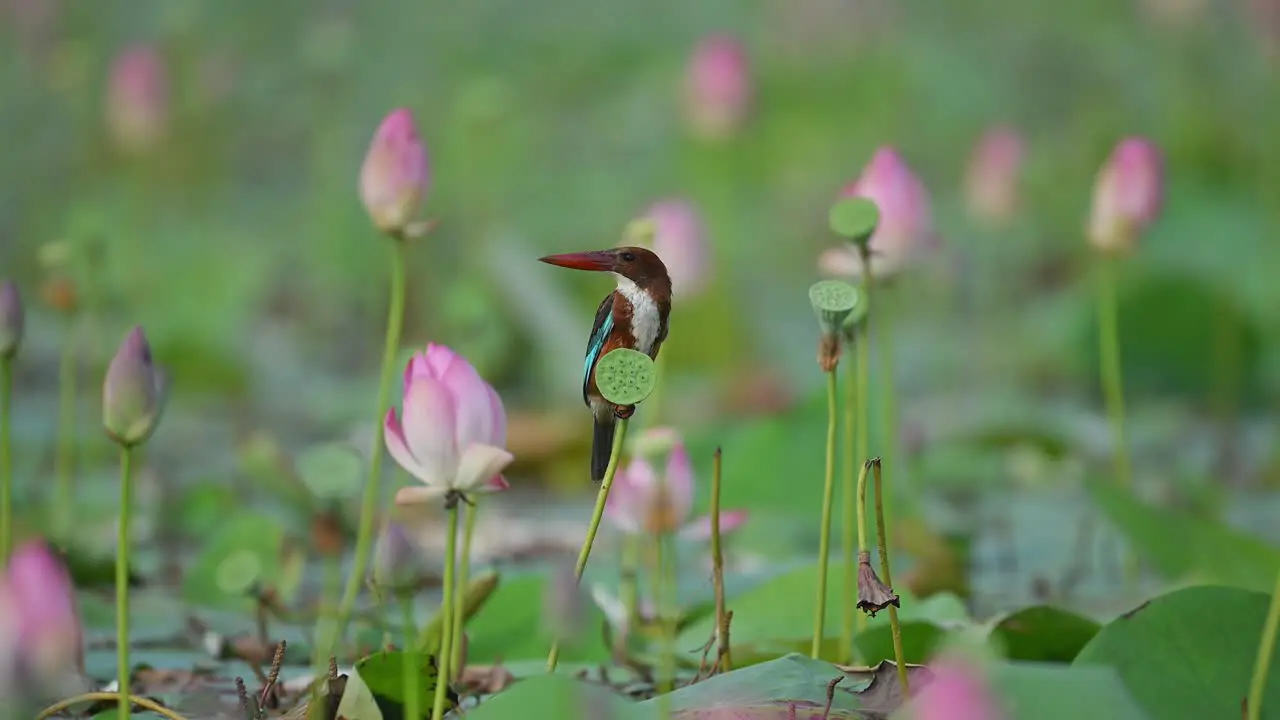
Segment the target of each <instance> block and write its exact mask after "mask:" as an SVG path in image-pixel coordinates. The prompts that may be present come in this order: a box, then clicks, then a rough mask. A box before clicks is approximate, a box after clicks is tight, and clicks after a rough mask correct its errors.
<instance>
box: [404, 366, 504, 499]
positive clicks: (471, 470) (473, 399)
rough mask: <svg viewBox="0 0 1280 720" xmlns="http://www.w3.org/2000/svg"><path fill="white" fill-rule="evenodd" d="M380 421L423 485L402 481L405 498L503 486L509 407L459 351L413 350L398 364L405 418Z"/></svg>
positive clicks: (429, 496)
mask: <svg viewBox="0 0 1280 720" xmlns="http://www.w3.org/2000/svg"><path fill="white" fill-rule="evenodd" d="M401 420H402V419H401V417H398V416H397V415H396V410H395V408H391V409H390V410H388V411H387V417H386V421H385V429H386V444H387V450H388V451H389V452H390V453H391V457H393V458H395V461H396V462H398V463H400V466H401V467H403V468H404V469H405V470H407V471H409V473H410V474H411V475H413V476H414V477H415V478H417V479H419V480H421V481H422V482H423V483H425V485H424V486H415V487H407V488H402V489H401V490H400V491H399V492H398V493H396V502H397V503H400V504H411V503H419V502H427V501H430V500H433V499H437V498H443V497H444V496H445V495H447V494H448V493H449V492H451V491H456V492H461V493H473V492H492V491H496V490H505V489H506V487H507V481H506V480H505V479H504V478H503V477H502V474H501V473H502V471H503V470H504V469H505V468H506V467H507V465H510V464H511V461H512V459H513V457H512V455H511V453H509V452H507V450H506V449H505V448H506V444H507V413H506V410H504V409H503V407H502V400H501V399H500V398H499V397H498V393H497V392H495V391H494V389H493V388H492V387H491V386H490V385H489V384H488V383H487V382H485V381H484V380H483V379H482V378H481V377H480V375H479V373H477V372H476V369H475V368H474V367H472V366H471V363H469V362H467V361H466V359H465V358H463V357H462V356H461V355H459V354H457V353H455V352H454V351H452V350H450V349H449V348H447V347H445V346H444V345H436V344H434V343H431V344H428V345H427V350H426V352H419V353H414V355H413V357H412V358H410V359H409V364H408V366H407V367H406V368H405V372H404V400H403V423H402V421H401Z"/></svg>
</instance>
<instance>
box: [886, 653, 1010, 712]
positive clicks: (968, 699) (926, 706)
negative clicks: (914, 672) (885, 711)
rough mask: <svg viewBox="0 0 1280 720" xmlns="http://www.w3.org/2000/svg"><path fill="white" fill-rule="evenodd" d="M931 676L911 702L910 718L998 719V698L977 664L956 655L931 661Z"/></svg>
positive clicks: (999, 709)
mask: <svg viewBox="0 0 1280 720" xmlns="http://www.w3.org/2000/svg"><path fill="white" fill-rule="evenodd" d="M929 669H930V670H932V671H933V680H932V681H930V682H929V684H928V685H926V686H925V688H924V689H923V690H922V691H921V692H920V694H919V695H918V696H916V697H915V698H914V699H913V700H912V701H911V704H910V706H909V707H910V708H911V709H912V711H913V712H911V713H910V717H911V718H912V720H1001V718H1003V717H1004V713H1003V712H1002V711H1001V708H1000V702H999V700H998V699H997V698H996V696H995V695H994V694H993V693H992V692H991V690H990V688H989V687H988V686H987V683H986V680H985V679H984V678H983V676H982V674H981V673H980V672H979V671H978V668H977V667H976V666H975V665H973V664H971V663H967V662H964V661H963V660H961V659H960V658H959V657H941V658H938V659H937V660H935V661H934V662H932V663H930V665H929Z"/></svg>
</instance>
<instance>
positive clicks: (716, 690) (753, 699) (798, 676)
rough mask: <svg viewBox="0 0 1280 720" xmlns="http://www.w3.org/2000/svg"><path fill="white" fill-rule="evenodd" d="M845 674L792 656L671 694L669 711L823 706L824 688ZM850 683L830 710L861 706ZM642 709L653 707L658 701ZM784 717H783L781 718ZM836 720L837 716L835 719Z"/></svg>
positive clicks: (838, 690) (838, 692)
mask: <svg viewBox="0 0 1280 720" xmlns="http://www.w3.org/2000/svg"><path fill="white" fill-rule="evenodd" d="M841 675H844V673H843V672H842V671H841V670H840V669H839V668H837V667H835V666H834V665H831V664H830V663H825V662H822V661H821V660H814V659H812V658H809V657H806V656H804V655H801V654H799V653H791V654H788V655H784V656H782V657H779V658H775V659H772V660H769V661H767V662H762V663H759V664H757V665H752V666H750V667H744V668H741V669H737V670H734V671H733V672H730V673H725V674H722V675H717V676H715V677H712V678H709V679H707V680H704V681H702V682H699V683H695V684H693V685H689V686H687V687H683V688H680V689H679V690H676V691H675V692H673V693H671V698H670V700H671V709H672V710H673V711H675V712H680V711H691V710H698V709H708V708H728V707H739V706H743V707H751V706H755V705H764V704H767V703H771V702H777V701H795V702H797V703H816V704H817V707H818V708H821V707H822V706H823V705H824V704H825V703H826V698H827V686H828V685H829V684H830V683H831V681H832V680H833V679H834V678H837V677H840V676H841ZM852 685H853V683H849V685H845V684H844V682H843V681H842V684H841V685H838V686H836V693H835V700H834V701H833V702H832V704H831V707H832V709H833V710H855V709H857V708H858V707H860V703H859V702H858V699H857V697H856V695H854V693H853V692H852V691H853V690H855V689H864V688H865V686H863V687H857V686H853V687H850V686H852ZM641 705H642V706H650V707H656V706H657V700H648V701H646V702H644V703H641ZM781 717H785V715H783V716H781ZM837 717H839V716H837Z"/></svg>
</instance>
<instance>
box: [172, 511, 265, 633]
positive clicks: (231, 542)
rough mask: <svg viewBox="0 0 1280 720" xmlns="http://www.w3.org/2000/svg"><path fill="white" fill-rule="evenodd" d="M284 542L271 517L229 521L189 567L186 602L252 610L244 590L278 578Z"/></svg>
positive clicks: (249, 516)
mask: <svg viewBox="0 0 1280 720" xmlns="http://www.w3.org/2000/svg"><path fill="white" fill-rule="evenodd" d="M283 540H284V533H283V530H281V528H280V524H279V522H278V521H277V520H276V519H275V518H273V517H272V516H270V515H265V514H260V513H256V512H245V513H242V514H239V515H233V516H231V517H229V518H227V520H226V521H225V522H224V523H223V524H222V526H221V527H219V528H218V530H217V531H216V532H215V533H214V534H213V535H211V536H209V538H208V539H207V540H206V541H205V544H204V546H203V547H202V548H201V549H200V552H199V554H198V555H197V556H196V558H195V560H194V562H192V563H191V565H190V566H189V567H188V568H187V570H186V573H185V574H184V576H183V579H182V597H183V599H184V600H186V601H187V602H189V603H192V604H194V605H197V606H203V607H215V608H224V609H239V610H244V611H247V610H250V609H252V608H253V607H254V602H253V600H251V599H250V598H249V597H248V596H247V595H246V594H245V590H246V589H247V588H248V587H249V586H250V585H252V583H253V582H254V581H256V580H259V579H264V580H268V581H270V580H271V579H274V578H276V577H277V575H278V573H279V571H280V550H281V544H282V542H283ZM251 571H256V572H251ZM224 582H225V583H229V584H227V585H224V584H223V583H224Z"/></svg>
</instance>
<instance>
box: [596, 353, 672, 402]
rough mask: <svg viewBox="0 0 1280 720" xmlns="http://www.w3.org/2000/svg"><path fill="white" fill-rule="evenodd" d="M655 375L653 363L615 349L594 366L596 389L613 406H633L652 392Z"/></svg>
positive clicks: (648, 358)
mask: <svg viewBox="0 0 1280 720" xmlns="http://www.w3.org/2000/svg"><path fill="white" fill-rule="evenodd" d="M657 382H658V373H657V371H656V370H655V369H654V367H653V360H652V359H650V357H649V356H648V355H646V354H644V353H642V352H639V351H636V350H632V349H630V348H616V349H614V350H610V351H609V352H608V354H606V355H605V356H604V357H602V358H600V359H599V360H598V361H597V362H596V387H598V388H599V389H600V394H601V395H603V396H604V399H605V400H608V401H609V402H611V403H613V404H615V405H635V404H637V403H640V402H643V401H644V399H645V398H647V397H649V393H651V392H653V388H654V386H655V385H656V384H657Z"/></svg>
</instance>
